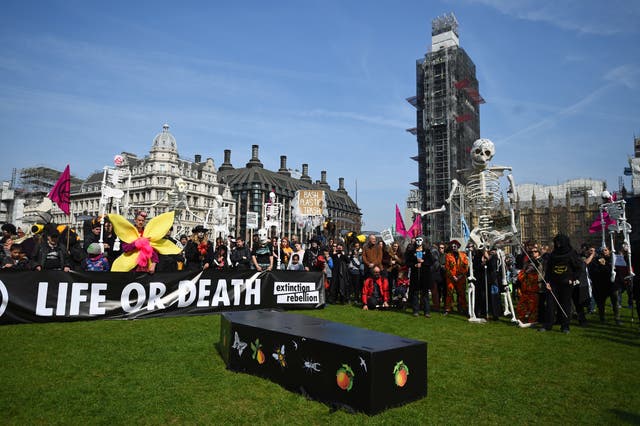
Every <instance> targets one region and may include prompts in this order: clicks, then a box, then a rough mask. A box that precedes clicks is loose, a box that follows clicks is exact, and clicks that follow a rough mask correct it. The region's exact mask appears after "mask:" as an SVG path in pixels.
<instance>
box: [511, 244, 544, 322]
mask: <svg viewBox="0 0 640 426" xmlns="http://www.w3.org/2000/svg"><path fill="white" fill-rule="evenodd" d="M530 255H531V257H530V258H529V259H527V260H526V261H525V262H524V267H523V268H522V269H521V270H520V272H518V281H519V282H520V298H519V299H518V305H517V306H516V316H517V317H518V326H519V327H521V328H526V327H530V326H531V325H533V324H535V323H536V322H538V298H539V292H540V280H541V278H540V277H541V275H540V274H542V263H541V260H542V258H541V257H540V252H539V251H538V249H537V248H533V249H531V252H530ZM536 268H537V269H536ZM538 272H540V274H539V273H538Z"/></svg>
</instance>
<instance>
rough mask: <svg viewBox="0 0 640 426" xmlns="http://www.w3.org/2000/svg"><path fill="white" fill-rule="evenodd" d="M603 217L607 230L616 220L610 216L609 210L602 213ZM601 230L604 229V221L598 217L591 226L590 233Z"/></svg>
mask: <svg viewBox="0 0 640 426" xmlns="http://www.w3.org/2000/svg"><path fill="white" fill-rule="evenodd" d="M602 219H603V220H604V229H605V230H607V228H608V227H609V225H613V224H614V223H616V221H615V220H613V219H611V218H610V217H609V214H608V213H607V212H604V213H602ZM601 231H602V221H601V220H600V218H597V219H596V220H594V221H593V223H592V224H591V226H590V227H589V233H590V234H595V233H597V232H601Z"/></svg>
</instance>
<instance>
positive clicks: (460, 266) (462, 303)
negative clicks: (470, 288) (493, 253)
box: [444, 240, 469, 315]
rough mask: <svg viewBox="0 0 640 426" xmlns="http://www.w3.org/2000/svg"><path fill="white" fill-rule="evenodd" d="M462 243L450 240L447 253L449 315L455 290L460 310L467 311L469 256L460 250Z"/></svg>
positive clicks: (447, 308)
mask: <svg viewBox="0 0 640 426" xmlns="http://www.w3.org/2000/svg"><path fill="white" fill-rule="evenodd" d="M459 248H460V243H459V242H458V241H457V240H452V241H450V242H449V250H448V251H447V253H446V255H445V261H444V269H445V278H446V280H447V298H446V300H445V311H444V314H445V315H447V314H448V313H449V312H451V307H452V305H453V292H454V290H455V292H456V293H457V295H458V311H459V312H461V313H465V312H467V294H466V291H467V273H468V272H469V258H468V257H467V255H466V254H465V253H464V252H462V251H458V249H459Z"/></svg>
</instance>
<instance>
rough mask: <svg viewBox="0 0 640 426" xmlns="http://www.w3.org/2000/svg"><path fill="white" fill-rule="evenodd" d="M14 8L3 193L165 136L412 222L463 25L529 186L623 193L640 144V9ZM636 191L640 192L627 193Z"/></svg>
mask: <svg viewBox="0 0 640 426" xmlns="http://www.w3.org/2000/svg"><path fill="white" fill-rule="evenodd" d="M230 3H231V2H195V1H186V2H181V4H182V5H181V6H178V5H177V4H178V3H177V2H163V1H136V2H124V1H122V2H120V1H112V2H95V1H71V0H65V1H53V0H52V1H27V2H25V1H14V0H5V1H4V2H3V16H4V19H3V26H2V27H0V126H1V130H0V141H1V143H2V146H3V149H4V155H2V156H1V158H0V179H3V180H8V179H9V178H10V177H11V169H12V168H13V167H17V168H22V167H29V166H33V165H45V166H49V167H54V168H58V169H60V170H62V168H63V167H64V166H65V165H66V164H67V163H69V164H71V172H72V174H74V175H76V176H79V177H82V178H84V177H87V175H89V174H90V173H91V172H92V171H95V170H99V169H101V168H102V167H103V166H104V165H108V164H111V161H112V159H113V156H114V155H115V154H118V153H120V152H122V151H128V152H134V153H136V154H138V155H145V154H146V153H148V151H149V148H150V147H151V143H152V140H153V138H154V136H155V135H156V134H157V133H158V132H159V131H160V130H161V129H162V125H163V124H164V123H168V124H169V125H170V126H171V129H170V130H171V132H172V133H173V135H174V136H175V137H176V140H177V142H178V150H179V152H180V154H181V155H182V156H184V157H188V158H193V156H194V155H195V154H201V155H202V156H203V157H204V158H207V157H211V158H213V159H214V161H215V163H216V165H220V164H221V163H222V160H223V151H224V149H231V150H232V157H231V160H232V163H233V164H234V166H236V167H242V166H244V164H245V163H246V162H247V161H248V160H249V158H250V156H251V145H253V144H258V145H259V146H260V158H261V160H262V162H263V163H264V164H265V167H267V168H270V169H272V170H277V168H278V167H279V157H280V155H287V163H288V166H289V167H292V168H300V167H301V164H302V163H308V164H309V171H310V175H311V177H312V178H313V179H314V180H316V179H319V178H320V171H321V170H326V171H327V179H328V181H329V183H330V185H331V186H332V188H334V189H335V188H337V185H338V178H339V177H344V178H345V186H346V189H347V190H348V191H349V193H350V194H351V196H352V197H353V198H354V199H355V198H356V181H357V201H358V204H359V205H360V207H361V208H362V212H363V215H364V216H363V220H364V227H365V228H366V229H375V230H379V229H382V228H386V227H388V226H390V225H392V224H393V222H394V211H395V210H394V209H395V204H396V203H398V204H399V205H400V206H402V205H403V203H404V200H405V198H406V196H407V194H408V191H409V189H411V186H410V185H409V183H410V182H413V181H416V180H417V164H416V163H415V162H414V161H413V160H410V159H409V157H411V156H413V155H415V154H416V152H417V144H416V141H415V137H414V136H412V135H411V134H409V133H407V132H405V129H407V128H410V127H415V110H414V109H413V108H412V107H411V105H409V104H408V103H407V102H406V101H405V98H407V97H410V96H413V95H415V61H416V60H417V59H419V58H421V57H423V56H424V54H425V53H426V52H427V49H428V46H430V44H431V35H430V31H431V20H432V19H433V18H435V17H436V16H439V15H442V14H443V13H448V12H454V13H455V14H456V17H457V19H458V21H459V24H460V43H461V46H462V47H463V48H464V49H465V50H466V51H467V53H468V54H469V56H470V57H471V59H472V60H473V61H474V62H475V64H476V69H477V77H478V80H479V82H480V92H481V94H482V96H483V97H484V98H485V99H486V100H487V103H486V104H484V105H482V107H481V117H480V127H481V135H482V137H486V138H489V139H491V140H493V141H494V142H495V144H496V149H497V154H496V157H495V159H494V163H495V164H501V165H510V166H512V167H513V169H514V170H513V174H514V177H515V179H516V182H517V183H525V182H528V183H533V182H536V183H543V184H555V183H558V182H562V181H564V180H567V179H572V178H582V177H590V178H596V179H605V180H607V182H608V185H609V188H610V189H617V187H618V176H620V175H622V172H623V168H624V167H625V166H626V165H628V164H627V157H628V156H629V155H631V154H632V151H633V137H634V135H640V25H638V22H640V2H638V1H635V0H628V1H616V0H613V1H611V0H610V1H607V2H603V1H597V0H593V1H592V0H584V1H582V0H565V1H557V0H556V1H542V0H540V1H537V0H531V1H517V0H513V1H511V0H477V1H476V0H462V1H397V0H396V1H386V0H381V1H376V2H369V1H364V0H363V1H332V0H322V1H304V2H300V1H273V2H259V1H244V2H236V4H234V5H231V4H230ZM625 179H626V180H625V182H627V185H629V179H628V178H625Z"/></svg>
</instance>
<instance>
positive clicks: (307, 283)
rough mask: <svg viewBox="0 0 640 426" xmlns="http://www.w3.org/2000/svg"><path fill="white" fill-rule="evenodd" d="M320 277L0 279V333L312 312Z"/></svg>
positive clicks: (230, 274) (53, 274) (45, 275)
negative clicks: (268, 311)
mask: <svg viewBox="0 0 640 426" xmlns="http://www.w3.org/2000/svg"><path fill="white" fill-rule="evenodd" d="M324 303H325V294H324V283H323V278H322V273H320V272H297V271H273V272H256V271H251V270H248V271H236V270H231V271H212V270H206V271H200V272H197V271H196V272H193V271H182V272H173V273H156V274H146V273H139V272H77V271H71V272H62V271H43V272H0V325H4V324H17V323H33V322H63V321H87V320H97V319H136V318H151V317H161V316H180V315H203V314H210V313H217V312H226V311H244V310H252V309H265V308H279V309H315V308H319V307H321V306H323V305H324Z"/></svg>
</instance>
